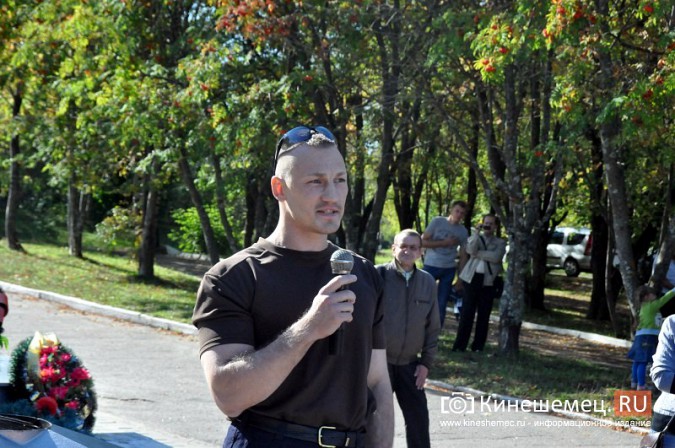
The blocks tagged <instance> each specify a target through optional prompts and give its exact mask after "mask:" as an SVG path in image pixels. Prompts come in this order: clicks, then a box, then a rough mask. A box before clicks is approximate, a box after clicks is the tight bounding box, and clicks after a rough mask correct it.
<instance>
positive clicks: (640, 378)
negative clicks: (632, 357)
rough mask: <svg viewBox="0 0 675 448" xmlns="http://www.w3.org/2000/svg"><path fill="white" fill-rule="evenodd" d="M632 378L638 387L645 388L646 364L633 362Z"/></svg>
mask: <svg viewBox="0 0 675 448" xmlns="http://www.w3.org/2000/svg"><path fill="white" fill-rule="evenodd" d="M632 377H633V383H635V384H636V385H638V386H640V387H645V385H646V384H647V363H646V362H639V361H633V368H632Z"/></svg>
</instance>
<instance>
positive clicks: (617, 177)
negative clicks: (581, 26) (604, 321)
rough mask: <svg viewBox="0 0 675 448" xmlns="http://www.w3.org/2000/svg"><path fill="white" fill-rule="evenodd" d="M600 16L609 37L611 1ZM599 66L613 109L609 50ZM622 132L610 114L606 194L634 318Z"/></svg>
mask: <svg viewBox="0 0 675 448" xmlns="http://www.w3.org/2000/svg"><path fill="white" fill-rule="evenodd" d="M597 7H598V13H599V14H602V15H604V16H605V17H604V20H600V21H599V24H600V26H601V30H602V31H603V32H605V33H608V34H609V29H608V28H609V27H608V25H607V21H608V20H609V12H608V1H607V0H598V1H597ZM598 61H599V66H600V87H601V92H602V93H601V94H602V96H601V98H600V100H601V101H602V104H605V105H606V106H607V107H610V106H609V105H610V102H611V101H612V99H613V89H614V87H615V84H616V82H615V80H614V76H615V70H614V63H613V61H612V57H611V55H610V54H609V50H608V49H603V50H601V51H599V52H598ZM620 130H621V121H620V117H619V116H618V111H610V112H609V113H608V114H607V116H606V117H605V118H604V121H603V122H602V123H601V124H600V142H601V148H602V159H603V162H604V166H605V176H606V178H607V192H608V195H609V204H610V208H611V211H612V220H611V222H612V230H613V233H614V242H615V245H616V254H617V256H618V257H619V270H620V272H621V278H622V281H623V286H624V288H625V289H626V296H627V297H628V304H629V306H630V310H631V313H632V315H633V317H636V316H637V313H638V309H639V304H638V303H636V301H635V297H634V292H635V288H636V287H637V272H636V266H635V260H634V257H633V247H632V244H631V228H630V210H629V208H628V204H629V202H628V195H627V193H626V178H625V174H624V170H623V166H622V164H623V163H624V160H623V159H622V158H621V150H620V148H619V147H618V146H617V142H616V136H617V135H618V134H619V132H620ZM610 264H611V263H610Z"/></svg>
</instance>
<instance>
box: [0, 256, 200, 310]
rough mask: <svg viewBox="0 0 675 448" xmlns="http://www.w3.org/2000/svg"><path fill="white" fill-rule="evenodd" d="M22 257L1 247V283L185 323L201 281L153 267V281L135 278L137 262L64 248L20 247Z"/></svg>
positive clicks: (125, 258)
mask: <svg viewBox="0 0 675 448" xmlns="http://www.w3.org/2000/svg"><path fill="white" fill-rule="evenodd" d="M22 245H23V247H24V249H25V250H26V253H20V252H15V251H10V250H9V249H7V248H6V247H5V246H0V259H1V260H2V261H3V262H2V263H0V279H1V280H3V281H6V282H9V283H15V284H19V285H22V286H25V287H28V288H35V289H41V290H47V291H53V292H57V293H60V294H65V295H70V296H75V297H79V298H82V299H85V300H91V301H93V302H97V303H102V304H105V305H110V306H115V307H120V308H126V309H130V310H134V311H139V312H142V313H146V314H150V315H153V316H157V317H163V318H167V319H173V320H177V321H180V322H189V320H190V317H191V316H192V309H193V307H194V301H195V294H196V291H197V288H198V287H199V279H198V278H196V277H194V276H190V275H187V274H183V273H181V272H176V271H173V270H170V269H165V268H162V267H161V266H155V274H156V276H157V280H155V281H152V282H146V281H142V280H139V278H138V277H137V276H136V271H137V269H138V263H137V262H136V261H135V260H132V259H131V258H129V257H126V256H115V255H110V254H106V253H102V252H85V258H84V259H78V258H75V257H71V256H69V255H68V249H67V248H66V247H60V246H53V245H47V244H30V243H22Z"/></svg>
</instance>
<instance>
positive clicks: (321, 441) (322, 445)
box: [318, 426, 337, 448]
mask: <svg viewBox="0 0 675 448" xmlns="http://www.w3.org/2000/svg"><path fill="white" fill-rule="evenodd" d="M324 429H337V428H336V427H335V426H322V427H321V428H319V437H318V442H319V446H320V447H322V448H337V445H325V444H324V443H323V440H322V439H323V434H322V431H323V430H324Z"/></svg>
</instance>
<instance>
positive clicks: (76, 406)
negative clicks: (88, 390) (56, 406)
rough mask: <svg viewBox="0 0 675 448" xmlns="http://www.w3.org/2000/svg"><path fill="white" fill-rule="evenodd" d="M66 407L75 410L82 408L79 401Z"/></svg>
mask: <svg viewBox="0 0 675 448" xmlns="http://www.w3.org/2000/svg"><path fill="white" fill-rule="evenodd" d="M66 407H67V408H68V409H75V410H77V408H79V407H80V403H78V402H77V401H69V402H67V403H66Z"/></svg>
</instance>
